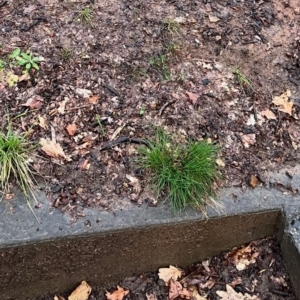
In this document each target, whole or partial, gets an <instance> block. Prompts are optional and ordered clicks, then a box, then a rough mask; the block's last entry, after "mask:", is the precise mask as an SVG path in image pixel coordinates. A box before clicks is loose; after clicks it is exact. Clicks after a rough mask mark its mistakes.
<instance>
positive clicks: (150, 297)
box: [146, 293, 157, 300]
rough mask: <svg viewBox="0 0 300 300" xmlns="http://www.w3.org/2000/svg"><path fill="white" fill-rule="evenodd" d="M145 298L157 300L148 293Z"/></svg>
mask: <svg viewBox="0 0 300 300" xmlns="http://www.w3.org/2000/svg"><path fill="white" fill-rule="evenodd" d="M146 298H147V300H157V298H156V296H154V295H153V294H148V293H146Z"/></svg>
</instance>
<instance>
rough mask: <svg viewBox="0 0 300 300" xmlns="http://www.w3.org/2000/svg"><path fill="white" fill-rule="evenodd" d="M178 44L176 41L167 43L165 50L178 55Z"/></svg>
mask: <svg viewBox="0 0 300 300" xmlns="http://www.w3.org/2000/svg"><path fill="white" fill-rule="evenodd" d="M179 51H180V46H179V45H178V44H176V43H173V42H172V43H170V44H168V45H167V52H168V53H170V54H172V55H174V56H179Z"/></svg>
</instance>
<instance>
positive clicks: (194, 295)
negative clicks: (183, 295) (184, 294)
mask: <svg viewBox="0 0 300 300" xmlns="http://www.w3.org/2000/svg"><path fill="white" fill-rule="evenodd" d="M189 290H190V291H191V293H192V298H193V299H194V300H207V297H206V296H200V295H199V293H198V290H197V288H196V287H195V286H193V285H192V286H190V287H189Z"/></svg>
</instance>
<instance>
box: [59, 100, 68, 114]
mask: <svg viewBox="0 0 300 300" xmlns="http://www.w3.org/2000/svg"><path fill="white" fill-rule="evenodd" d="M67 102H68V100H64V101H61V102H59V103H58V104H59V108H58V109H57V111H58V112H59V113H60V114H61V115H63V114H64V113H65V108H66V103H67Z"/></svg>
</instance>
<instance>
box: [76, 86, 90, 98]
mask: <svg viewBox="0 0 300 300" xmlns="http://www.w3.org/2000/svg"><path fill="white" fill-rule="evenodd" d="M75 92H76V94H77V95H79V96H81V97H83V98H89V96H92V91H90V90H87V89H79V88H77V89H76V90H75Z"/></svg>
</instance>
